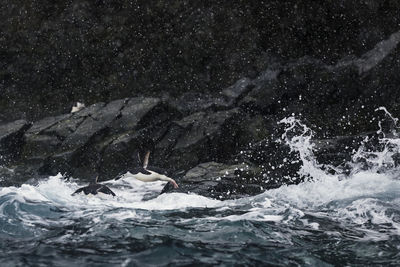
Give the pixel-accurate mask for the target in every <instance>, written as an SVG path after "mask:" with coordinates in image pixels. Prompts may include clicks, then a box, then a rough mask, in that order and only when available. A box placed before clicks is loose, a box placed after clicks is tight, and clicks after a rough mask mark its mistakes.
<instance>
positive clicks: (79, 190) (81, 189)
mask: <svg viewBox="0 0 400 267" xmlns="http://www.w3.org/2000/svg"><path fill="white" fill-rule="evenodd" d="M84 189H85V187H81V188H79V189H78V190H76V191H75V192H74V193H72V194H71V196H73V195H75V194H79V193H80V192H82V191H83V190H84Z"/></svg>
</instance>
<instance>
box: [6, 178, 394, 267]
mask: <svg viewBox="0 0 400 267" xmlns="http://www.w3.org/2000/svg"><path fill="white" fill-rule="evenodd" d="M141 185H142V184H141V182H138V181H137V182H135V181H131V182H129V181H128V182H127V181H121V182H120V183H119V184H110V186H114V188H117V189H116V190H115V191H116V193H117V194H118V195H119V197H117V198H112V197H108V196H104V197H100V198H99V197H87V196H84V195H82V196H78V197H75V198H74V197H72V196H70V193H72V192H73V190H74V189H75V188H76V187H77V185H76V184H75V183H70V182H65V181H64V180H63V178H62V177H61V176H58V177H50V178H49V179H48V180H46V181H43V182H41V183H40V184H39V185H36V186H31V185H24V186H22V187H21V188H1V189H0V238H1V241H2V242H1V244H0V251H1V254H0V255H1V256H0V257H1V262H2V264H1V265H2V266H79V265H81V266H139V265H140V266H150V265H191V264H197V265H227V266H229V265H267V264H270V265H282V266H284V265H301V266H305V265H308V266H328V265H342V266H343V265H347V264H349V265H374V264H376V265H393V266H395V265H397V264H398V263H399V262H400V253H399V252H400V198H399V193H400V181H398V180H395V179H392V178H391V177H388V176H387V175H384V174H381V175H378V174H374V173H370V172H364V173H359V174H358V175H356V176H354V177H351V178H350V179H348V180H342V181H339V180H338V179H337V178H336V177H325V180H324V181H320V182H314V183H304V184H301V185H297V186H289V187H283V188H280V189H276V190H273V191H269V192H265V193H264V194H261V195H258V196H255V197H250V198H244V199H240V200H233V201H217V200H212V199H207V198H204V197H200V196H196V195H187V194H177V193H176V194H165V195H161V196H159V197H157V198H155V199H151V200H148V201H143V200H141V199H142V197H143V195H144V194H147V193H149V192H157V191H158V190H160V188H161V187H162V185H161V184H160V183H155V184H146V185H145V186H141Z"/></svg>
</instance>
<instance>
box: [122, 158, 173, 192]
mask: <svg viewBox="0 0 400 267" xmlns="http://www.w3.org/2000/svg"><path fill="white" fill-rule="evenodd" d="M138 157H139V160H140V156H139V154H138ZM149 158H150V151H147V152H146V154H145V156H144V159H143V166H140V167H136V168H132V169H129V171H128V172H127V173H126V174H124V175H119V176H117V177H116V178H115V180H118V179H120V178H122V177H133V178H135V179H137V180H139V181H142V182H154V181H166V182H169V183H171V184H172V185H173V187H174V188H178V187H179V186H178V184H177V183H176V182H175V180H174V179H172V178H170V177H168V176H166V175H164V174H160V173H158V172H156V171H154V170H150V169H149V168H148V164H149Z"/></svg>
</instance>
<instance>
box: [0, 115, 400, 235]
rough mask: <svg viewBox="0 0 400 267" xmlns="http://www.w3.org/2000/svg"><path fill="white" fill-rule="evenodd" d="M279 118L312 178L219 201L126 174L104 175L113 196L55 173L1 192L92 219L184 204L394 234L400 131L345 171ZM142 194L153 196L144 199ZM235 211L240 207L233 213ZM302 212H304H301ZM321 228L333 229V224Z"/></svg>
mask: <svg viewBox="0 0 400 267" xmlns="http://www.w3.org/2000/svg"><path fill="white" fill-rule="evenodd" d="M396 122H397V121H396ZM281 123H283V124H286V125H287V129H286V132H285V134H284V135H283V136H282V141H283V142H286V143H287V144H288V145H289V146H290V148H291V150H292V151H294V152H297V153H298V154H299V157H300V160H301V161H302V163H303V164H302V167H301V169H300V171H299V174H300V176H302V177H311V179H310V181H307V182H303V183H301V184H298V185H289V186H282V187H280V188H278V189H274V190H269V191H266V192H264V193H262V194H260V195H258V196H253V197H247V198H242V199H238V200H226V201H220V200H215V199H210V198H206V197H203V196H199V195H195V194H183V193H169V194H162V195H158V196H157V194H158V193H159V192H160V191H161V190H162V188H163V186H164V185H165V183H164V182H159V181H158V182H153V183H143V182H141V181H137V180H135V179H129V178H125V179H120V180H118V181H108V182H105V184H107V185H108V186H109V187H110V188H111V189H112V190H113V191H114V192H115V193H116V194H117V197H112V196H109V195H103V196H100V195H96V196H92V197H89V196H86V195H76V196H71V194H72V193H73V192H74V191H75V190H76V189H77V188H79V187H80V186H83V185H82V184H78V183H77V182H76V181H66V180H65V179H64V177H63V176H62V175H60V174H59V175H56V176H51V177H49V178H48V179H46V180H43V181H41V182H40V183H39V184H38V185H36V186H34V185H28V184H24V185H22V186H21V187H19V188H17V187H7V188H0V197H1V196H5V195H8V196H9V197H11V198H12V199H13V200H16V201H19V202H29V203H32V202H39V203H48V204H50V205H52V206H56V207H59V208H61V209H63V210H67V211H69V212H70V214H71V217H75V218H78V217H79V218H80V217H85V218H91V219H92V220H93V221H95V220H100V217H99V216H104V217H106V218H109V219H117V220H126V219H130V218H140V219H141V220H147V219H150V217H149V214H148V213H146V214H147V215H146V214H143V212H141V211H142V210H144V211H168V210H180V211H185V210H188V209H192V208H214V209H216V211H218V212H220V215H218V216H215V215H213V216H209V217H206V218H203V219H204V220H209V221H223V220H226V221H246V220H247V221H264V222H273V223H283V224H292V223H294V222H299V223H301V224H303V225H304V227H306V228H309V229H312V230H321V229H323V228H324V225H321V223H320V222H318V221H316V219H317V218H329V219H330V220H334V221H336V222H337V223H339V224H341V225H344V226H346V225H352V226H353V227H357V229H359V230H361V231H363V232H364V233H365V236H364V237H362V238H365V239H373V240H378V239H379V240H385V239H387V238H389V237H390V235H400V222H399V219H398V216H394V215H393V212H391V211H390V209H389V208H388V207H392V208H393V209H394V210H400V198H399V196H400V194H399V193H400V180H399V179H397V178H398V177H397V176H398V175H397V172H398V169H397V168H396V167H395V163H394V162H393V158H392V156H393V155H394V154H395V153H398V152H400V138H397V137H396V135H392V137H390V138H389V137H387V136H384V137H381V139H380V142H381V144H382V147H381V148H380V149H377V150H376V151H370V150H368V149H366V148H365V147H366V146H365V144H366V143H367V142H368V140H365V142H364V144H362V145H361V146H360V149H358V151H357V152H356V153H355V154H354V155H353V159H352V162H349V163H348V164H349V166H351V167H352V170H351V172H350V174H348V175H346V176H345V175H343V174H328V173H326V172H325V171H324V169H323V168H322V167H321V165H319V163H318V162H317V160H316V159H315V157H314V154H313V144H312V136H313V133H312V131H311V130H310V129H309V128H307V127H306V126H305V125H304V124H302V123H301V122H300V121H298V120H297V119H295V118H294V117H290V118H287V119H285V120H282V121H281ZM296 131H297V132H296ZM378 134H379V133H378ZM360 159H364V160H360ZM360 162H362V163H360ZM148 194H153V195H154V196H155V197H154V198H152V199H150V200H143V199H144V197H145V196H146V195H148ZM235 210H240V212H239V213H235ZM1 213H2V212H1ZM224 214H226V215H224ZM0 215H1V214H0ZM306 215H307V216H309V217H305V216H306ZM146 216H147V217H146ZM25 217H26V219H27V220H26V221H29V223H38V222H40V220H42V221H43V219H41V218H40V216H38V215H34V214H28V213H27V212H26V214H25ZM313 218H316V219H313ZM184 220H190V219H184ZM50 222H51V221H50ZM41 223H43V222H41ZM382 229H383V230H382ZM327 231H328V233H327V234H332V235H337V233H336V232H334V231H330V230H327ZM382 231H383V233H382Z"/></svg>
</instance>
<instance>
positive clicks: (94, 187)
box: [71, 176, 115, 197]
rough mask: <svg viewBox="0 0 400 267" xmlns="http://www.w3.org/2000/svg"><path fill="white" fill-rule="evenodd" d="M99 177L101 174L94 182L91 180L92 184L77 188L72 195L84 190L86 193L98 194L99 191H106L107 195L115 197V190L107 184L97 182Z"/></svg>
mask: <svg viewBox="0 0 400 267" xmlns="http://www.w3.org/2000/svg"><path fill="white" fill-rule="evenodd" d="M98 179H99V176H96V178H95V179H94V181H93V182H90V184H89V185H88V186H85V187H81V188H79V189H78V190H76V191H75V192H74V193H72V194H71V196H73V195H75V194H78V193H81V192H84V193H85V195H89V194H92V195H96V194H97V193H99V192H100V193H104V194H107V195H112V196H113V197H115V193H114V192H113V191H111V189H110V188H108V187H107V186H105V185H103V184H99V183H97V180H98Z"/></svg>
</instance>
